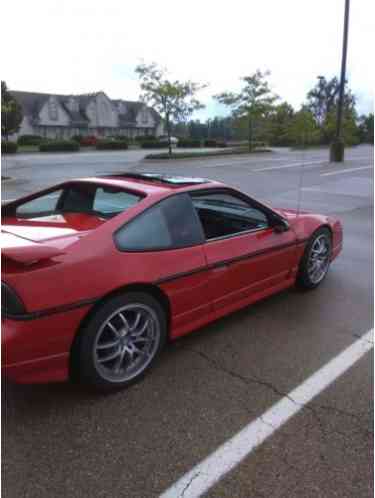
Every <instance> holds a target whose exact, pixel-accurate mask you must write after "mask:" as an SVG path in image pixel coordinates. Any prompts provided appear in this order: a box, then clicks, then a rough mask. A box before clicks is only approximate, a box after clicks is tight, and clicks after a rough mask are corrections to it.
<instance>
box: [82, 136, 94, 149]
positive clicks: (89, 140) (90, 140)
mask: <svg viewBox="0 0 375 498" xmlns="http://www.w3.org/2000/svg"><path fill="white" fill-rule="evenodd" d="M97 142H98V139H97V138H96V137H95V136H94V135H87V137H82V138H81V140H80V141H79V143H80V145H82V147H90V146H92V147H95V145H96V144H97Z"/></svg>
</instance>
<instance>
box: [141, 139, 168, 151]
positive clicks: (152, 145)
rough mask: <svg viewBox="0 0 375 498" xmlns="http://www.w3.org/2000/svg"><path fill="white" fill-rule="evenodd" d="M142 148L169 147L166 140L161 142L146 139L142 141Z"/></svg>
mask: <svg viewBox="0 0 375 498" xmlns="http://www.w3.org/2000/svg"><path fill="white" fill-rule="evenodd" d="M141 147H142V149H165V148H166V147H168V144H167V143H166V142H159V141H158V140H146V141H145V142H141Z"/></svg>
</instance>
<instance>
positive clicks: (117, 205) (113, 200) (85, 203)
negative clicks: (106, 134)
mask: <svg viewBox="0 0 375 498" xmlns="http://www.w3.org/2000/svg"><path fill="white" fill-rule="evenodd" d="M140 200H141V196H140V195H137V194H135V193H133V192H128V191H126V190H123V189H119V188H117V187H111V186H105V185H92V184H85V183H80V184H78V183H77V184H70V185H68V186H67V187H66V188H63V189H57V190H54V191H51V192H49V193H47V194H43V195H40V196H38V197H35V198H34V199H32V200H30V201H27V202H24V203H22V204H19V205H18V206H16V208H15V212H13V213H12V212H11V213H5V215H7V214H8V215H9V214H10V215H11V214H14V215H15V216H17V217H19V218H26V219H35V218H41V217H45V216H50V215H56V214H65V213H82V214H87V215H92V216H98V217H101V218H112V217H113V216H116V215H117V214H119V213H122V212H123V211H126V210H127V209H129V208H130V207H132V206H134V205H135V204H136V203H137V202H139V201H140Z"/></svg>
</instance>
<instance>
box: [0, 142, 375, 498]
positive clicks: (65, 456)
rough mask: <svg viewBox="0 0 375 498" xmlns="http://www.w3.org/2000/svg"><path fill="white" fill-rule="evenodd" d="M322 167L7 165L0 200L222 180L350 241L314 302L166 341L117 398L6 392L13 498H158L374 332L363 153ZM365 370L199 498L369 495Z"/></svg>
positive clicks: (369, 406) (114, 161)
mask: <svg viewBox="0 0 375 498" xmlns="http://www.w3.org/2000/svg"><path fill="white" fill-rule="evenodd" d="M99 154H100V155H99ZM137 154H140V152H137ZM327 156H328V151H327V150H314V151H305V152H301V151H298V152H293V151H283V152H280V151H276V152H274V153H270V154H259V155H253V156H251V157H247V156H240V155H239V156H231V157H216V158H209V159H194V160H184V161H182V160H179V161H166V162H164V163H162V162H151V161H148V162H146V161H142V160H141V159H140V156H137V155H136V154H135V152H133V151H127V152H126V153H117V152H110V153H92V154H90V153H87V154H85V153H80V154H78V155H74V154H69V155H65V154H64V155H61V156H60V155H48V156H47V155H46V156H44V155H43V156H41V155H39V154H35V155H34V154H33V155H32V154H30V155H28V156H26V155H25V156H16V157H14V158H8V157H7V158H6V159H5V161H4V162H3V172H2V174H3V175H5V176H10V177H12V178H13V180H10V181H7V182H3V198H5V199H10V198H15V197H18V196H20V195H23V194H25V193H29V192H32V191H34V190H36V189H37V188H41V187H43V186H47V185H51V184H53V183H56V182H58V181H60V180H63V179H66V178H73V177H76V176H89V175H92V174H98V173H101V174H104V173H107V172H118V171H123V170H132V171H158V172H168V173H173V174H176V173H178V174H183V175H190V176H192V175H194V176H202V177H208V178H212V179H217V180H222V181H224V182H226V183H228V184H230V185H233V186H237V187H239V188H241V189H242V190H243V191H245V192H247V193H249V194H250V195H253V196H255V197H258V198H259V199H262V200H264V201H267V202H270V203H271V204H272V205H273V206H275V207H291V208H295V207H296V206H297V202H298V198H299V192H301V199H300V200H301V208H302V209H306V210H310V211H318V212H322V213H327V214H336V215H338V216H339V217H340V218H341V220H342V222H343V224H344V237H345V239H344V250H343V252H342V254H341V256H340V257H339V258H338V260H337V261H336V262H335V263H334V264H333V265H332V267H331V269H330V272H329V275H328V277H327V279H326V280H325V281H324V283H323V284H322V286H321V287H320V288H319V289H317V290H315V291H312V292H306V293H300V292H297V291H296V290H294V289H291V290H289V291H286V292H283V293H281V294H279V295H276V296H273V297H271V298H269V299H266V300H264V301H262V302H260V303H258V304H256V305H254V306H251V307H248V308H246V309H244V310H242V311H240V312H237V313H234V314H233V315H231V316H229V317H226V318H224V319H222V320H219V321H218V322H216V323H214V324H211V325H209V326H207V327H204V328H203V329H201V330H200V331H197V332H195V333H193V334H192V335H190V336H188V337H186V338H183V339H181V340H178V341H176V342H175V343H173V344H171V345H169V346H168V347H167V348H166V350H165V352H164V353H163V354H162V357H161V360H160V361H159V363H158V364H157V365H156V367H155V368H154V369H153V371H152V372H151V373H150V375H149V376H147V377H146V378H145V380H144V381H143V382H141V383H139V384H137V385H136V386H134V387H132V388H130V389H128V390H127V391H123V392H119V393H116V394H112V395H107V396H95V395H92V394H88V393H86V392H85V391H83V390H82V389H80V388H78V387H74V386H70V385H69V384H61V385H50V386H15V385H10V384H4V385H5V389H4V392H3V408H2V410H3V445H4V448H3V471H4V474H3V492H4V494H5V495H6V496H7V497H17V498H18V497H20V496H25V497H26V496H27V497H38V498H42V497H50V496H54V497H59V496H61V497H63V496H64V497H65V496H69V497H82V496H90V497H113V496H124V497H125V496H126V497H131V498H148V497H156V496H158V495H159V494H160V493H162V492H163V491H164V490H166V489H167V488H169V487H170V486H171V485H172V484H173V483H174V482H175V481H177V480H178V479H179V478H180V477H181V476H182V475H184V474H185V473H186V472H188V471H189V470H190V469H192V468H193V467H194V466H195V465H196V464H197V463H198V462H200V461H201V460H202V459H204V458H205V457H207V456H208V455H210V454H211V453H212V452H213V451H215V450H216V448H218V447H219V446H220V445H221V444H223V443H224V442H225V441H226V440H228V439H229V438H231V437H232V436H233V435H234V434H236V433H237V432H238V431H239V430H241V429H242V428H243V427H245V426H246V425H247V424H249V423H250V422H251V421H253V420H255V419H257V418H258V417H259V416H261V415H262V414H263V413H264V412H265V411H266V410H267V409H268V408H269V407H270V406H272V405H273V404H274V403H276V402H277V401H279V400H280V399H281V398H282V397H283V396H284V395H285V393H288V392H290V391H292V390H293V389H294V388H296V386H298V385H299V384H301V383H302V382H303V381H304V380H305V379H306V378H308V377H309V376H310V375H312V374H313V373H314V372H316V371H317V370H319V369H320V368H321V367H322V366H323V365H325V364H326V363H327V362H329V361H330V360H331V359H332V358H334V357H336V356H337V355H338V354H339V353H340V352H341V351H342V350H344V349H345V348H346V347H348V346H350V345H351V344H352V343H353V342H354V341H355V340H357V338H358V336H361V335H363V334H364V333H366V332H367V331H368V330H370V329H371V328H373V318H372V317H373V148H372V147H366V146H361V147H357V148H355V149H350V150H347V154H346V160H345V163H344V164H329V163H328V162H327ZM301 165H302V166H301ZM301 168H303V183H302V190H300V189H299V186H300V181H301V176H300V172H301ZM372 357H373V356H372V352H369V353H367V354H366V356H364V357H363V358H362V359H361V360H360V361H359V362H358V363H356V364H355V365H354V366H353V367H352V368H350V370H348V371H347V372H346V373H345V374H344V375H343V376H342V377H340V378H339V379H338V380H337V381H335V382H334V383H333V384H332V385H331V386H330V387H329V388H327V389H326V390H325V391H323V392H322V393H321V394H320V395H319V396H317V397H316V398H315V399H314V400H313V401H312V402H311V403H309V404H308V405H306V407H305V408H304V409H303V410H301V411H300V412H299V413H298V414H297V415H296V416H295V417H293V418H292V419H291V420H289V422H287V423H286V425H284V426H283V427H282V428H281V429H280V430H279V431H277V432H276V433H275V434H274V435H273V436H272V437H271V438H270V439H268V440H267V441H265V443H264V444H263V445H262V446H260V447H259V448H258V449H256V451H255V452H253V453H252V454H251V455H249V457H248V458H246V459H245V460H244V461H243V462H242V463H241V464H240V465H239V466H238V467H236V468H235V469H233V470H232V472H231V473H229V474H228V475H226V476H225V477H224V479H223V480H221V481H220V482H219V483H217V484H216V486H214V487H213V488H211V489H210V490H209V491H208V494H207V496H210V497H215V498H216V497H220V498H221V497H228V498H234V497H236V498H250V497H251V498H258V497H259V498H263V497H265V498H272V497H275V498H276V497H277V498H279V497H285V498H289V497H301V496H303V497H310V496H311V497H316V496H319V497H331V496H340V497H348V498H349V497H350V498H351V497H353V496H355V497H360V498H362V497H372V496H373V487H372V483H373V479H372V463H373V434H372V431H373V400H372V393H373V378H372V372H373V367H372ZM4 422H5V423H4Z"/></svg>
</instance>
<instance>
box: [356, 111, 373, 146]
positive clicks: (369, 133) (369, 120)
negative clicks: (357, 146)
mask: <svg viewBox="0 0 375 498" xmlns="http://www.w3.org/2000/svg"><path fill="white" fill-rule="evenodd" d="M358 121H359V126H358V131H359V139H360V141H361V143H368V144H373V143H374V113H370V114H368V115H367V116H366V115H363V116H361V117H360V118H359V120H358Z"/></svg>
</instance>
